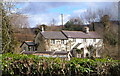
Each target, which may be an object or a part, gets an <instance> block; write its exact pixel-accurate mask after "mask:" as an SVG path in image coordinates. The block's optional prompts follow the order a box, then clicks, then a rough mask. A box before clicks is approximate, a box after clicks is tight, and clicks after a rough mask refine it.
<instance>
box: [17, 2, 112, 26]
mask: <svg viewBox="0 0 120 76" xmlns="http://www.w3.org/2000/svg"><path fill="white" fill-rule="evenodd" d="M112 4H113V3H112V2H21V3H18V4H17V5H16V8H18V10H16V11H15V12H20V13H23V14H25V15H27V16H28V21H29V25H30V27H35V26H36V25H37V24H46V25H50V24H51V22H52V19H55V21H56V25H60V24H61V14H63V15H64V23H66V22H67V21H68V20H69V19H70V18H71V17H79V16H80V15H82V14H83V13H84V12H85V11H87V9H92V10H96V9H98V8H100V9H102V8H110V6H111V5H112Z"/></svg>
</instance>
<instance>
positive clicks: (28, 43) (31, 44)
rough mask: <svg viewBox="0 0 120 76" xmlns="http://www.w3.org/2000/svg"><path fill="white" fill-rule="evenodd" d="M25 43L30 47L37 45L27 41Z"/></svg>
mask: <svg viewBox="0 0 120 76" xmlns="http://www.w3.org/2000/svg"><path fill="white" fill-rule="evenodd" d="M25 43H26V44H27V45H29V46H34V45H35V43H34V42H33V41H25Z"/></svg>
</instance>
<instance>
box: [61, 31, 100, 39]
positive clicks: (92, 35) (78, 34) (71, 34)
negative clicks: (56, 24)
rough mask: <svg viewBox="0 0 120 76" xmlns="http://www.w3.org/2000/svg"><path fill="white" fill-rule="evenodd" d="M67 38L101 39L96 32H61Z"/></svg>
mask: <svg viewBox="0 0 120 76" xmlns="http://www.w3.org/2000/svg"><path fill="white" fill-rule="evenodd" d="M62 32H63V34H65V35H66V36H67V37H68V38H101V37H100V36H99V35H98V34H97V33H96V32H94V31H90V32H89V33H85V32H83V31H62Z"/></svg>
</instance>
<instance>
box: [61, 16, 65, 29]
mask: <svg viewBox="0 0 120 76" xmlns="http://www.w3.org/2000/svg"><path fill="white" fill-rule="evenodd" d="M61 23H62V28H64V26H63V14H61Z"/></svg>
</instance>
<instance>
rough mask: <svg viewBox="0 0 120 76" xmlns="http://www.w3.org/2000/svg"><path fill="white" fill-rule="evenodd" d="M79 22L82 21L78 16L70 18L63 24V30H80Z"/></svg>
mask: <svg viewBox="0 0 120 76" xmlns="http://www.w3.org/2000/svg"><path fill="white" fill-rule="evenodd" d="M81 24H83V23H82V21H81V20H80V19H79V18H72V19H70V20H69V21H68V22H67V23H66V24H65V25H64V30H70V31H79V30H82V27H80V25H81Z"/></svg>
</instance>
